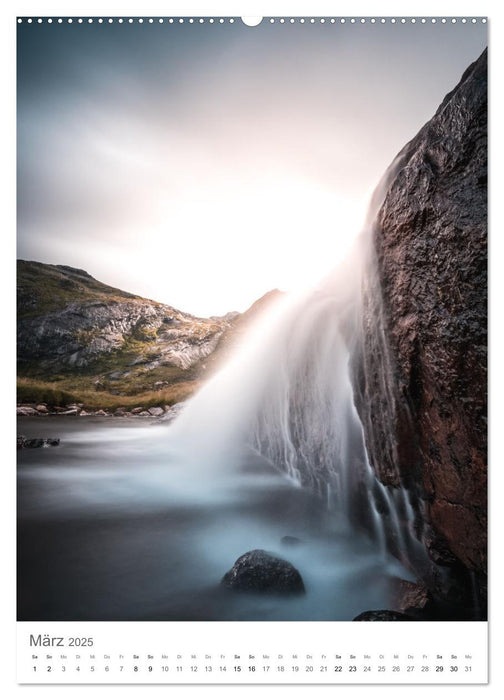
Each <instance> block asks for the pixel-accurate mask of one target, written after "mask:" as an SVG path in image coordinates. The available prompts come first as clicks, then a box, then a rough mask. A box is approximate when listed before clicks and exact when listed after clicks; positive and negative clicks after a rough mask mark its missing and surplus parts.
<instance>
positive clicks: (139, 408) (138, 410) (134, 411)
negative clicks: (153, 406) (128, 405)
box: [131, 406, 144, 416]
mask: <svg viewBox="0 0 504 700" xmlns="http://www.w3.org/2000/svg"><path fill="white" fill-rule="evenodd" d="M143 410H144V408H143V406H135V408H132V409H131V413H132V414H133V415H134V416H136V415H137V414H139V413H142V411H143Z"/></svg>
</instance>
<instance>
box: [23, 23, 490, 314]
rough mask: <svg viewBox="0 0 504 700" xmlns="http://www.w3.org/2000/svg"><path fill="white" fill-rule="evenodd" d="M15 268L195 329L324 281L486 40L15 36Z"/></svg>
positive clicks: (194, 33)
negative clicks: (111, 291)
mask: <svg viewBox="0 0 504 700" xmlns="http://www.w3.org/2000/svg"><path fill="white" fill-rule="evenodd" d="M18 30H19V36H18V164H19V167H18V257H19V258H23V259H25V260H38V261H41V262H46V263H52V264H65V265H72V266H74V267H79V268H83V269H85V270H87V271H88V272H89V273H90V274H92V275H93V276H94V277H96V278H97V279H99V280H101V281H102V282H105V283H108V284H111V285H113V286H118V287H120V288H122V289H125V290H127V291H130V292H134V293H136V294H141V295H142V296H146V297H149V298H152V299H156V300H157V301H162V302H165V303H167V304H171V305H173V306H175V307H177V308H179V309H182V310H184V311H188V312H191V313H195V314H198V315H210V314H223V313H226V312H227V311H230V310H240V311H241V310H244V309H245V308H246V307H247V306H249V305H250V304H251V303H252V302H253V301H254V300H255V299H257V298H258V297H260V296H261V295H262V294H264V293H265V292H266V291H268V290H269V289H272V288H274V287H279V288H283V289H288V288H295V287H297V286H299V285H304V284H306V283H310V282H315V281H316V280H317V279H318V278H319V277H322V276H323V275H324V274H325V273H326V272H328V271H329V270H330V269H331V268H333V267H334V266H335V264H336V263H337V262H338V261H339V260H340V259H341V258H342V256H344V253H345V251H346V250H347V249H348V247H349V245H350V242H351V240H352V237H353V236H354V235H355V234H356V233H358V231H359V228H360V226H361V224H362V222H363V220H364V216H365V212H366V205H367V201H368V199H369V196H370V194H371V191H372V189H373V188H374V186H375V185H376V184H377V183H378V181H379V179H380V177H381V176H382V174H383V172H384V171H385V169H386V168H387V166H388V165H389V164H390V162H391V161H392V159H393V158H394V156H395V155H396V153H397V152H398V151H399V150H400V149H401V148H402V146H403V145H404V144H405V143H406V142H407V141H409V140H410V139H411V138H412V137H413V136H414V135H415V133H416V132H417V131H418V129H419V128H420V127H421V126H422V125H423V124H424V123H425V122H426V121H427V120H428V119H429V118H430V117H431V116H432V114H433V113H434V112H435V111H436V109H437V107H438V105H439V103H440V102H441V100H442V99H443V97H444V95H445V94H446V93H447V92H448V91H450V90H451V89H452V88H453V87H454V86H455V85H456V83H457V82H458V80H459V79H460V77H461V75H462V73H463V72H464V70H465V69H466V67H467V66H468V65H469V64H470V63H471V62H472V61H474V60H475V59H476V58H477V57H478V56H479V54H480V53H481V51H482V50H483V49H484V47H485V46H486V26H485V25H483V24H481V23H478V24H477V25H473V24H470V23H467V24H465V25H463V24H461V23H460V21H459V22H458V23H456V24H444V25H442V24H440V23H437V24H436V25H432V24H430V25H422V24H420V23H417V24H415V25H412V24H410V23H408V24H406V25H402V24H395V25H392V24H390V23H387V24H386V25H380V24H375V25H371V24H370V23H365V24H355V25H352V24H350V23H349V22H347V23H345V25H341V24H339V23H335V24H331V23H330V22H328V21H327V22H326V23H325V24H320V23H317V24H315V25H311V24H310V23H305V24H300V23H299V22H297V23H296V24H294V25H291V24H280V23H279V22H275V23H274V24H271V23H269V21H268V20H263V22H262V23H261V24H260V25H259V26H258V27H254V28H250V27H246V26H244V25H243V23H242V22H241V21H240V20H236V21H235V22H234V23H233V24H230V23H229V21H226V22H225V23H224V24H223V25H220V24H219V23H215V24H213V25H211V24H209V23H208V22H206V23H204V24H203V25H201V24H199V23H198V22H195V23H193V24H189V23H188V22H187V20H186V22H184V24H178V23H174V24H169V23H168V22H164V23H163V24H159V23H157V22H156V23H155V24H148V23H144V24H138V23H137V22H136V23H134V24H133V25H130V24H128V23H127V22H126V23H123V24H118V23H117V22H116V23H114V24H112V25H110V24H101V25H100V24H98V23H97V22H94V23H93V24H88V23H87V22H84V23H83V24H82V25H80V24H77V23H74V24H72V25H68V24H65V25H58V24H57V23H53V24H52V25H50V24H47V23H44V24H42V25H39V24H31V25H29V24H27V23H26V22H23V24H21V25H18Z"/></svg>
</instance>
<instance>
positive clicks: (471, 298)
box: [353, 51, 487, 588]
mask: <svg viewBox="0 0 504 700" xmlns="http://www.w3.org/2000/svg"><path fill="white" fill-rule="evenodd" d="M398 159H399V160H398V167H397V168H395V169H394V170H393V171H392V174H391V177H392V179H391V181H390V183H389V186H388V190H387V193H386V196H385V199H384V202H383V205H382V207H381V209H380V211H379V213H378V217H377V220H376V223H375V227H374V231H373V234H372V235H373V241H372V243H373V251H372V257H373V260H372V261H371V265H370V268H369V274H368V276H367V278H366V280H365V284H364V292H363V295H364V304H363V317H362V337H361V340H360V346H359V347H357V349H356V350H355V353H354V357H353V360H354V363H353V364H354V390H355V401H356V405H357V409H358V411H359V414H360V416H361V419H362V422H363V426H364V432H365V438H366V445H367V449H368V453H369V458H370V461H371V464H372V467H373V469H374V470H375V472H376V473H377V475H378V477H379V478H380V480H381V481H382V482H383V483H385V484H387V485H391V486H394V485H398V484H399V483H402V484H403V486H406V488H408V490H409V492H410V494H411V495H412V500H413V501H414V502H415V509H416V511H417V515H418V522H424V523H427V524H428V525H427V526H425V525H424V526H423V527H424V529H423V532H421V533H420V534H421V535H422V537H423V539H424V542H425V543H426V546H427V549H428V551H429V554H430V556H431V559H432V560H433V561H434V562H436V563H437V564H441V565H445V566H446V567H451V569H452V571H456V572H457V577H458V579H459V580H461V579H464V578H465V580H466V585H467V587H468V588H469V587H470V585H474V583H475V582H477V583H479V584H480V585H481V586H482V587H483V586H484V581H485V573H486V556H487V550H486V536H487V517H486V516H487V510H486V500H487V485H486V477H487V471H486V456H487V424H486V385H487V247H486V246H487V55H486V51H485V52H484V53H483V54H482V55H481V56H480V58H479V59H478V60H477V61H476V62H475V63H473V64H472V65H471V66H470V67H469V68H468V69H467V70H466V72H465V73H464V75H463V76H462V79H461V81H460V83H459V84H458V85H457V86H456V88H455V89H454V90H453V91H452V92H451V93H449V94H448V95H447V96H446V97H445V99H444V100H443V102H442V104H441V106H440V107H439V109H438V111H437V112H436V114H435V115H434V117H433V118H432V119H431V120H430V121H429V122H428V123H427V124H426V125H425V126H424V127H423V128H422V129H421V131H420V132H419V133H418V134H417V136H416V137H415V138H414V139H413V140H412V141H411V142H410V143H409V144H407V145H406V146H405V148H404V149H403V150H402V151H401V153H400V154H399V156H398ZM448 570H449V569H448ZM446 571H447V569H445V572H446ZM469 573H470V574H471V575H470V576H469V575H467V574H469ZM471 579H472V583H470V581H471Z"/></svg>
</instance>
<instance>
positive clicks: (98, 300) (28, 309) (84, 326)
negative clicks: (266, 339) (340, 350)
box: [17, 260, 237, 409]
mask: <svg viewBox="0 0 504 700" xmlns="http://www.w3.org/2000/svg"><path fill="white" fill-rule="evenodd" d="M17 291H18V323H17V349H18V402H20V403H41V402H44V403H47V404H48V405H49V406H56V405H67V404H68V403H72V402H80V403H82V404H84V406H85V407H87V408H89V409H97V408H107V409H114V408H117V407H125V408H131V407H134V406H135V407H136V406H139V405H141V406H144V407H149V406H158V405H171V404H173V403H177V402H179V401H182V400H184V399H185V398H187V397H188V396H190V395H191V394H192V393H193V392H194V391H195V390H196V389H197V388H198V387H199V386H200V384H201V381H202V380H203V378H204V377H205V375H206V374H207V373H208V371H209V368H210V367H212V368H213V367H214V366H215V358H213V361H211V360H212V356H213V355H215V354H216V350H217V349H218V348H219V345H220V344H221V342H222V339H223V336H224V335H225V334H226V333H227V332H228V331H229V330H230V329H231V328H232V325H233V322H234V320H235V319H236V318H237V315H235V314H230V315H229V316H226V317H224V318H215V317H214V318H211V319H202V318H196V317H194V316H191V315H190V314H186V313H184V312H181V311H179V310H177V309H175V308H173V307H171V306H168V305H166V304H160V303H158V302H155V301H152V300H149V299H144V298H142V297H138V296H135V295H134V294H130V293H128V292H124V291H122V290H120V289H115V288H113V287H109V286H108V285H106V284H103V283H102V282H99V281H98V280H95V279H94V278H93V277H91V276H90V275H89V274H88V273H87V272H85V271H83V270H78V269H74V268H71V267H67V266H64V265H46V264H43V263H38V262H28V261H23V260H19V261H18V268H17Z"/></svg>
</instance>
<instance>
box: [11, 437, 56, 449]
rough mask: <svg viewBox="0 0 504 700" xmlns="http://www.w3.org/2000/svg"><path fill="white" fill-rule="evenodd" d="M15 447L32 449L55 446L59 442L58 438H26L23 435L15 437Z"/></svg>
mask: <svg viewBox="0 0 504 700" xmlns="http://www.w3.org/2000/svg"><path fill="white" fill-rule="evenodd" d="M16 442H17V449H18V450H19V449H23V448H28V449H34V448H37V447H57V446H58V445H59V444H60V441H59V438H27V437H25V436H24V435H18V437H17V441H16Z"/></svg>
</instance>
